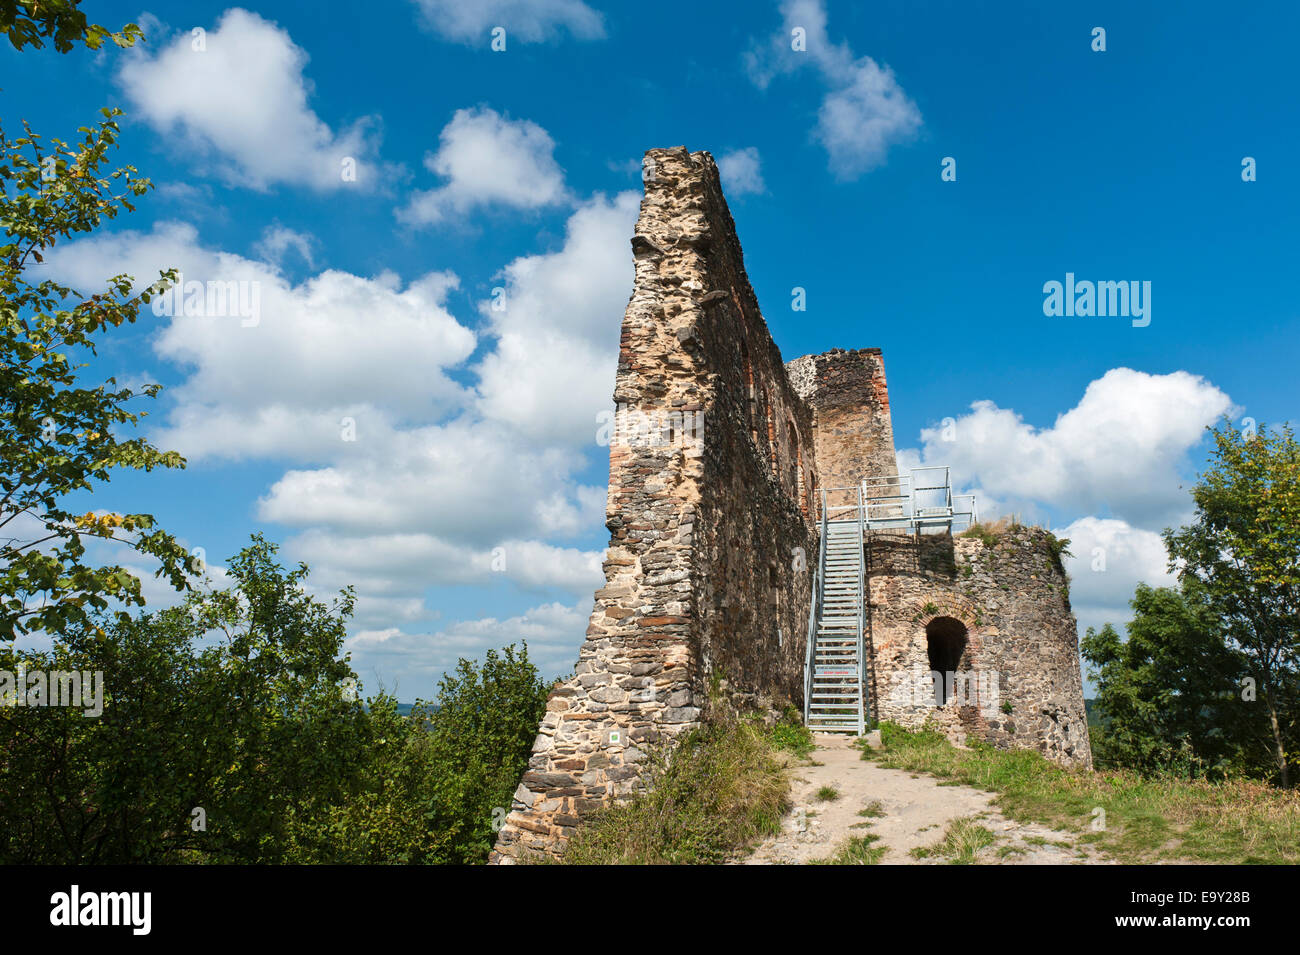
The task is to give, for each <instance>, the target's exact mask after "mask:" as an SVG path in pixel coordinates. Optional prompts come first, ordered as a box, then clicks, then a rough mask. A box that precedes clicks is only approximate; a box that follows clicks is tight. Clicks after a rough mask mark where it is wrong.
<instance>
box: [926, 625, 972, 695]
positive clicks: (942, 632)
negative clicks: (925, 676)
mask: <svg viewBox="0 0 1300 955" xmlns="http://www.w3.org/2000/svg"><path fill="white" fill-rule="evenodd" d="M925 647H926V651H927V652H928V653H929V656H930V670H931V672H933V673H938V674H940V678H939V679H937V680H936V681H935V689H934V702H935V703H936V704H937V705H938V706H943V705H944V704H945V703H947V702H948V698H949V694H950V693H951V692H952V687H953V677H952V674H954V673H956V672H957V668H958V667H959V666H961V657H962V654H963V653H965V652H966V625H965V624H964V623H962V622H961V621H960V620H958V619H956V618H955V617H935V618H934V619H933V620H931V621H930V622H929V623H928V624H926V625H925Z"/></svg>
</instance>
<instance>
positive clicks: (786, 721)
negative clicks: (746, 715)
mask: <svg viewBox="0 0 1300 955" xmlns="http://www.w3.org/2000/svg"><path fill="white" fill-rule="evenodd" d="M768 733H769V737H770V739H771V741H772V745H773V746H775V747H776V748H777V749H783V750H785V751H786V752H789V753H794V755H796V756H798V757H800V758H801V759H807V758H808V757H809V756H811V755H812V751H813V750H814V749H816V748H817V745H816V744H815V743H814V742H813V735H812V730H810V729H808V727H806V726H804V725H803V719H802V717H800V716H799V711H798V710H796V709H795V708H794V707H793V706H791V707H787V708H786V711H785V715H784V716H783V717H782V718H781V721H780V722H779V723H777V724H776V725H775V726H773V727H771V728H770V729H769V730H768ZM813 765H814V766H816V765H820V764H818V763H813Z"/></svg>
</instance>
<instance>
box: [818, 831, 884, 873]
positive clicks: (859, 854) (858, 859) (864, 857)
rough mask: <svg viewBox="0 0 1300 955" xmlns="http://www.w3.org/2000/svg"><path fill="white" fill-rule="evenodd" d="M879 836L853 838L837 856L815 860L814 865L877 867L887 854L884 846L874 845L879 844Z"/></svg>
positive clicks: (837, 851)
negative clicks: (881, 858)
mask: <svg viewBox="0 0 1300 955" xmlns="http://www.w3.org/2000/svg"><path fill="white" fill-rule="evenodd" d="M879 840H880V837H879V836H876V835H870V834H868V835H865V836H853V837H852V838H851V839H849V840H848V841H847V842H845V843H844V844H843V845H842V846H840V847H839V848H838V849H837V850H835V855H833V856H831V857H830V858H829V859H814V860H813V862H812V864H813V865H876V864H878V863H879V862H880V857H881V856H883V855H884V854H885V847H884V846H877V845H873V844H872V843H875V842H878V841H879Z"/></svg>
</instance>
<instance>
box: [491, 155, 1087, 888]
mask: <svg viewBox="0 0 1300 955" xmlns="http://www.w3.org/2000/svg"><path fill="white" fill-rule="evenodd" d="M646 169H647V174H646V176H645V198H644V199H643V200H642V203H641V212H640V217H639V219H638V222H637V226H636V231H635V234H634V235H633V236H632V250H633V255H634V259H635V284H634V288H633V293H632V298H631V300H630V301H629V303H628V306H627V311H626V313H625V315H624V317H623V325H622V337H621V341H620V347H619V362H618V371H617V375H616V379H615V384H614V395H613V398H614V403H615V407H616V408H618V409H619V413H618V414H617V415H616V418H615V420H616V426H615V428H614V431H613V434H612V436H611V440H610V458H609V463H610V475H609V491H608V497H607V502H606V510H605V516H606V526H607V527H608V529H609V532H610V541H609V547H608V550H607V552H606V557H605V563H604V571H605V585H604V586H603V587H602V588H601V589H600V590H598V591H596V595H595V605H594V607H593V609H592V614H591V620H590V624H589V626H588V628H587V633H586V640H585V641H584V643H583V645H582V648H581V650H580V652H579V658H578V663H577V666H576V668H575V673H574V676H573V677H572V678H571V679H569V680H568V681H566V682H564V683H562V684H560V685H558V686H557V687H556V688H555V689H554V690H553V692H552V693H551V696H550V699H549V701H548V703H547V711H546V715H545V717H544V718H543V720H542V724H541V727H540V728H539V732H538V735H537V739H536V742H535V743H534V745H533V751H532V756H531V758H530V761H529V765H528V769H527V771H526V772H525V774H524V777H523V780H522V781H521V783H520V785H519V788H518V789H517V791H516V793H515V797H514V802H513V805H512V807H511V812H510V813H509V815H508V816H507V817H506V822H505V825H504V827H503V828H502V829H501V832H500V834H499V837H498V841H497V845H496V848H495V850H494V851H493V853H492V856H491V860H490V861H492V862H497V863H500V862H512V861H516V860H517V859H519V858H521V857H524V856H527V855H529V854H531V853H549V854H552V855H554V854H558V853H560V852H562V850H563V847H564V845H565V843H566V842H567V840H568V839H569V837H570V836H571V835H572V834H573V832H574V831H575V829H576V827H577V826H578V825H579V824H580V823H581V820H582V818H583V816H584V815H586V814H588V813H590V812H591V811H592V810H595V809H598V808H599V807H601V806H602V805H605V804H606V803H607V802H608V801H610V800H612V799H617V798H619V797H621V796H624V795H627V794H629V793H632V792H634V791H635V790H636V789H637V788H638V786H640V785H642V776H643V773H644V771H645V768H646V767H647V765H648V761H649V758H650V754H651V752H652V751H653V750H654V749H655V748H656V747H660V746H664V745H667V744H669V743H671V741H672V739H673V738H674V737H676V736H677V735H678V734H680V733H683V732H686V731H689V730H690V729H692V728H694V727H696V726H698V725H700V722H701V721H702V720H704V719H706V718H707V713H706V707H705V702H706V700H707V697H708V688H709V685H710V681H711V680H713V679H714V678H715V677H719V676H725V679H726V681H727V683H728V685H729V686H730V687H732V688H736V689H739V690H743V691H745V692H747V693H751V694H754V695H755V696H756V697H762V698H764V699H767V700H774V701H788V702H790V703H793V704H794V705H795V706H797V707H799V708H800V709H801V710H802V711H803V713H804V714H805V717H806V719H807V722H808V723H809V725H810V726H811V727H813V728H814V729H821V730H841V731H854V729H855V727H856V728H857V729H859V730H860V729H861V728H862V727H863V726H865V725H868V724H869V723H871V722H874V721H878V720H893V721H895V722H897V723H900V724H902V725H905V726H909V727H919V726H922V725H925V724H927V723H928V724H929V725H931V726H935V727H937V728H939V729H941V730H942V731H944V732H945V733H946V734H947V735H948V736H949V737H950V738H952V739H953V740H954V741H955V742H958V743H961V742H964V741H965V740H967V739H968V738H977V739H981V740H984V741H987V742H988V743H989V744H991V745H993V746H997V747H1002V748H1008V747H1018V748H1026V749H1034V750H1037V751H1039V752H1041V753H1042V754H1043V755H1044V756H1046V757H1047V758H1049V759H1051V760H1053V761H1055V762H1057V763H1059V764H1062V765H1065V766H1071V767H1091V752H1090V750H1089V745H1088V733H1087V723H1086V717H1085V714H1084V706H1083V686H1082V677H1081V673H1080V665H1079V659H1078V646H1077V643H1078V639H1077V631H1076V626H1075V619H1074V615H1073V613H1072V611H1071V609H1070V601H1069V593H1068V583H1067V580H1066V576H1065V572H1064V569H1063V568H1062V565H1061V559H1060V554H1059V548H1058V545H1057V543H1056V541H1055V539H1054V538H1053V537H1052V536H1051V535H1050V534H1048V533H1047V532H1046V531H1044V530H1041V529H1038V528H1028V527H1012V528H1010V529H1007V530H1005V531H1003V532H1002V533H1000V534H998V535H996V536H990V535H980V536H956V537H954V535H953V533H952V531H953V526H952V519H953V513H954V508H953V507H952V495H951V488H950V487H949V488H948V489H947V498H946V500H947V517H946V518H945V517H944V516H943V513H942V512H943V507H942V506H940V507H939V508H937V509H936V508H928V507H925V506H922V505H921V504H918V503H917V502H918V501H919V497H918V495H917V492H916V482H915V480H914V478H913V477H912V476H908V475H899V474H898V471H897V464H896V459H895V450H894V437H893V428H892V424H891V421H890V415H889V393H888V389H887V385H886V379H885V368H884V360H883V356H882V355H881V353H880V350H879V349H861V350H849V351H845V350H839V349H837V350H834V351H831V352H829V353H827V354H824V355H809V356H805V357H803V358H798V359H796V360H794V361H791V362H789V363H788V364H787V363H784V362H783V361H782V359H781V354H780V351H779V349H778V348H777V346H776V344H775V343H774V342H773V340H772V338H771V335H770V334H769V332H768V329H767V325H766V323H765V322H764V320H763V317H762V313H761V312H760V310H759V306H758V301H757V299H756V298H755V295H754V291H753V289H752V288H751V287H750V284H749V280H748V278H747V276H746V274H745V269H744V264H743V256H742V253H741V248H740V243H739V240H738V239H737V237H736V232H735V226H734V223H733V221H732V218H731V213H730V211H729V210H728V208H727V203H726V200H725V199H724V197H723V194H722V187H721V184H720V181H719V178H718V170H717V167H716V165H715V164H714V161H713V158H712V157H711V156H710V155H709V154H708V153H705V152H697V153H689V152H688V151H687V150H686V149H685V148H684V147H678V148H674V149H654V150H650V151H649V152H648V153H647V154H646ZM945 480H946V479H945ZM926 486H927V487H929V485H926ZM872 488H875V489H876V490H875V491H874V492H873V491H872ZM930 493H935V492H933V491H931V492H930ZM938 493H939V494H940V496H941V497H942V493H943V492H942V490H940V491H939V492H938ZM941 504H942V502H941ZM934 515H939V516H937V517H935V516H934ZM828 541H829V542H830V543H829V544H828ZM837 573H838V574H839V575H840V576H841V577H842V578H843V579H844V580H845V581H846V584H845V585H844V586H843V587H840V586H838V585H836V579H837V578H836V576H835V575H836V574H837ZM854 581H857V583H856V584H855V583H854ZM855 586H856V591H855ZM841 591H843V592H842V593H841ZM855 593H856V595H857V597H856V599H854V594H855ZM864 597H865V599H863V598H864ZM835 654H841V655H842V656H840V657H836V656H835ZM854 694H857V701H858V702H857V704H856V705H857V707H858V708H857V709H854V708H853V706H854V704H852V703H851V702H850V701H851V700H852V699H853V697H854ZM855 721H856V722H855Z"/></svg>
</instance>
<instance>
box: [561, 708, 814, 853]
mask: <svg viewBox="0 0 1300 955" xmlns="http://www.w3.org/2000/svg"><path fill="white" fill-rule="evenodd" d="M789 739H790V736H789V734H781V736H780V740H778V735H777V734H776V733H775V732H774V729H773V728H771V727H765V726H763V725H762V723H761V721H731V722H722V723H715V724H711V725H709V726H706V727H703V728H701V729H698V730H695V731H693V732H691V733H689V734H687V736H686V737H685V738H684V739H682V740H681V741H680V742H679V743H678V744H677V745H676V746H675V747H673V749H672V750H671V751H670V752H669V753H667V754H666V755H663V756H660V757H659V758H658V759H657V760H656V762H655V764H654V766H653V767H652V769H651V772H650V774H649V777H648V786H647V789H646V790H645V791H644V792H642V793H638V794H637V795H635V796H633V797H632V798H631V799H629V800H627V801H626V802H621V803H617V804H615V805H613V806H610V807H608V808H606V809H602V810H600V811H598V812H596V813H593V814H592V817H591V818H590V819H589V820H587V821H585V822H584V824H583V825H582V827H581V828H580V829H579V830H578V832H577V833H576V834H575V836H574V838H573V839H572V840H571V841H570V842H569V845H568V848H567V849H566V850H565V853H564V860H563V861H564V862H565V863H566V864H571V865H657V864H673V865H692V864H711V863H719V862H725V861H727V860H728V859H730V858H733V857H734V856H736V855H740V854H743V853H744V852H745V851H746V850H752V848H753V846H754V844H755V843H756V842H757V841H758V840H760V839H762V838H763V837H765V836H770V835H776V834H777V833H779V832H780V831H781V819H782V817H783V816H784V815H785V814H786V812H787V811H788V810H789V809H790V798H789V793H790V784H789V781H788V780H787V778H786V775H785V772H784V769H785V766H786V765H787V764H788V762H789V757H788V756H787V755H785V751H786V748H787V745H788V742H789Z"/></svg>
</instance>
